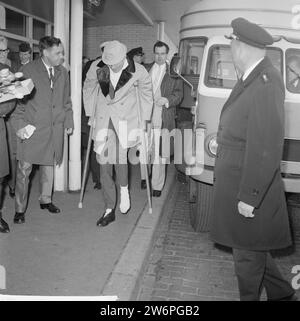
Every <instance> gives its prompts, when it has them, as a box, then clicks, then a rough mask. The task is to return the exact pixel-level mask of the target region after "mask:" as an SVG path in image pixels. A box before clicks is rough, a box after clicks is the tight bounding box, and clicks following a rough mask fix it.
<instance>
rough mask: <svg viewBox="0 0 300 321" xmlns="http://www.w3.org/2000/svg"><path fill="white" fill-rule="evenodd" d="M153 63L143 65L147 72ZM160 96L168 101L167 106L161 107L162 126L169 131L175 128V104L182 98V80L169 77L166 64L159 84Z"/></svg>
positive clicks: (168, 68)
mask: <svg viewBox="0 0 300 321" xmlns="http://www.w3.org/2000/svg"><path fill="white" fill-rule="evenodd" d="M153 65H154V63H151V64H147V65H145V68H146V69H147V71H148V72H149V71H150V70H151V68H152V67H153ZM160 90H161V96H162V97H165V98H167V99H168V101H169V108H166V107H162V108H163V110H162V128H166V129H168V130H169V131H171V130H173V129H174V128H175V119H176V106H178V105H179V104H180V102H181V100H182V98H183V82H182V80H181V79H180V78H177V77H171V75H170V67H169V65H168V64H167V66H166V73H165V76H164V78H163V80H162V82H161V85H160Z"/></svg>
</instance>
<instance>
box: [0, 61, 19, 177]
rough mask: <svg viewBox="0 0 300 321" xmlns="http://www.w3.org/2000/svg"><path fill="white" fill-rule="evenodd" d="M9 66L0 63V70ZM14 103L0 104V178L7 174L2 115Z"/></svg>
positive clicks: (8, 110) (12, 107)
mask: <svg viewBox="0 0 300 321" xmlns="http://www.w3.org/2000/svg"><path fill="white" fill-rule="evenodd" d="M4 68H9V66H7V65H4V64H1V63H0V70H1V69H4ZM15 105H16V101H15V100H10V101H6V102H4V103H1V104H0V178H2V177H4V176H6V175H8V174H9V162H8V149H7V139H6V128H5V122H4V117H5V116H6V115H8V114H9V113H10V112H11V111H12V110H13V109H14V108H15Z"/></svg>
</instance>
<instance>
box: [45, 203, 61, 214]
mask: <svg viewBox="0 0 300 321" xmlns="http://www.w3.org/2000/svg"><path fill="white" fill-rule="evenodd" d="M40 206H41V209H42V210H48V211H49V212H50V213H55V214H57V213H60V209H59V208H58V207H56V206H55V205H54V204H52V203H48V204H40Z"/></svg>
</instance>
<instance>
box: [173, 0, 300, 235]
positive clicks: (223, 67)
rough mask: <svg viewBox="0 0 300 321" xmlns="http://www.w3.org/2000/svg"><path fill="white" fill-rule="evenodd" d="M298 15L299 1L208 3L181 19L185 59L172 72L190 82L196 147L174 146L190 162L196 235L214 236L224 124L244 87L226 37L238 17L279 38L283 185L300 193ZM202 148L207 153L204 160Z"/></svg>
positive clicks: (188, 125) (181, 111)
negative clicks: (237, 89) (228, 104)
mask: <svg viewBox="0 0 300 321" xmlns="http://www.w3.org/2000/svg"><path fill="white" fill-rule="evenodd" d="M299 13H300V2H299V3H297V1H295V0H284V1H283V0H264V1H261V0H251V1H250V0H226V1H224V0H202V1H199V3H198V4H196V5H194V6H193V7H192V8H190V9H189V10H187V11H186V12H185V14H184V15H183V16H182V17H181V29H180V44H179V53H178V57H174V59H173V60H172V64H171V65H172V68H174V69H176V72H177V73H178V74H179V75H180V77H182V78H183V79H184V99H183V101H182V103H181V105H180V106H179V108H178V122H177V127H178V128H179V129H181V130H182V135H185V143H186V142H187V145H188V146H189V147H188V148H185V146H183V147H182V146H180V144H176V142H175V153H176V149H182V148H183V149H184V151H183V153H184V162H183V164H177V165H176V168H177V170H178V171H179V172H180V173H182V174H184V175H186V178H187V180H188V183H189V201H190V206H191V214H190V215H191V224H192V226H193V228H194V229H195V230H196V231H203V232H204V231H208V230H209V225H208V222H209V216H210V213H211V210H212V195H213V183H214V182H213V172H214V163H215V157H216V151H217V141H216V135H217V129H218V122H219V116H220V112H221V110H222V107H223V105H224V103H225V101H226V100H227V98H228V97H229V95H230V92H231V90H232V88H233V87H234V85H235V83H236V81H237V75H236V71H235V68H234V65H233V62H232V57H231V52H230V41H229V40H228V39H226V38H225V37H224V35H229V34H230V33H232V28H231V21H232V20H233V19H235V18H237V17H243V18H246V19H248V20H249V21H251V22H254V23H257V24H259V25H261V26H262V27H264V28H265V29H266V30H268V32H269V33H270V34H271V35H272V36H273V39H274V44H273V45H272V46H269V47H268V48H267V55H268V56H269V58H270V59H271V61H272V63H273V64H274V66H275V67H276V68H277V69H278V70H279V71H280V73H281V75H282V77H283V79H284V83H285V91H286V99H285V142H284V152H283V156H282V164H281V171H282V177H283V181H284V186H285V191H286V192H291V193H300V70H298V71H297V70H295V68H294V67H293V66H292V67H291V66H290V62H291V61H292V60H293V59H295V58H296V59H298V58H299V59H300V31H299V29H300V18H299V17H300V16H299ZM298 81H299V86H298ZM295 83H297V86H295ZM186 129H191V130H189V131H188V130H186ZM189 133H191V134H189ZM187 135H188V137H186V136H187ZM195 142H197V143H195ZM199 146H204V149H203V148H202V153H201V152H200V157H197V153H199V148H200V147H199ZM181 152H182V151H181Z"/></svg>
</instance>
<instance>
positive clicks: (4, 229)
mask: <svg viewBox="0 0 300 321" xmlns="http://www.w3.org/2000/svg"><path fill="white" fill-rule="evenodd" d="M8 232H9V226H8V224H7V223H6V222H5V221H4V219H3V218H2V217H1V216H0V233H8Z"/></svg>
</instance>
